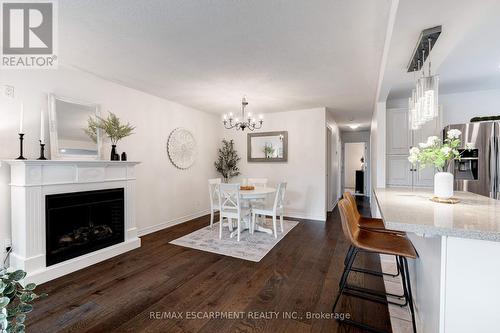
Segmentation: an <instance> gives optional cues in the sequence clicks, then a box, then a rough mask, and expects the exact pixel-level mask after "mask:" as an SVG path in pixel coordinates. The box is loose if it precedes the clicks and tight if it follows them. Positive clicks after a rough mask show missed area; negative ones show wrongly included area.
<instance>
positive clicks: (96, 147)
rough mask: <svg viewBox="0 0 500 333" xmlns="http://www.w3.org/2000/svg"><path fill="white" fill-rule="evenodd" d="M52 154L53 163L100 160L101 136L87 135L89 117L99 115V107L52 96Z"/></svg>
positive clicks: (50, 118)
mask: <svg viewBox="0 0 500 333" xmlns="http://www.w3.org/2000/svg"><path fill="white" fill-rule="evenodd" d="M48 103H49V106H48V108H49V132H50V154H51V158H52V159H53V160H72V159H74V160H98V159H100V156H101V141H102V134H101V131H100V130H99V129H97V130H96V131H95V132H93V131H90V132H89V131H88V120H89V117H95V116H99V115H100V108H99V105H98V104H95V103H86V102H82V101H78V100H74V99H72V98H67V97H61V96H57V95H54V94H49V100H48Z"/></svg>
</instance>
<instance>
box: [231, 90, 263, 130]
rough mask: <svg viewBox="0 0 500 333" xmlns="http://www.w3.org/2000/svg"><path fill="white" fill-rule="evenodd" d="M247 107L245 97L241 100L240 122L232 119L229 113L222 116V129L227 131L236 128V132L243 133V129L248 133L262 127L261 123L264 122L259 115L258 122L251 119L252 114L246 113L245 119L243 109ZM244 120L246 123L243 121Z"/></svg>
mask: <svg viewBox="0 0 500 333" xmlns="http://www.w3.org/2000/svg"><path fill="white" fill-rule="evenodd" d="M247 105H248V102H247V99H246V97H243V98H242V99H241V119H242V120H241V121H240V120H239V119H238V118H233V113H232V112H231V113H229V115H226V114H225V115H224V116H223V118H222V123H223V124H224V127H225V128H227V129H231V128H236V130H237V131H239V130H242V131H244V130H245V128H248V129H249V130H250V131H253V130H256V129H259V128H261V127H262V123H263V122H264V120H263V117H262V115H259V121H258V122H257V120H256V119H255V118H252V114H251V113H248V114H247V116H246V118H245V108H246V106H247ZM245 119H246V121H245Z"/></svg>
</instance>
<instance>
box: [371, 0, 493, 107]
mask: <svg viewBox="0 0 500 333" xmlns="http://www.w3.org/2000/svg"><path fill="white" fill-rule="evenodd" d="M499 14H500V1H498V0H480V1H471V0H439V1H436V0H419V1H400V2H399V6H398V10H397V15H396V20H395V24H394V29H393V35H392V39H391V43H390V49H389V53H388V62H387V67H386V70H385V72H384V78H383V85H382V91H381V93H380V95H379V96H378V98H379V100H381V101H383V100H385V99H386V98H387V96H389V98H390V99H392V98H403V97H409V95H410V92H411V89H412V87H413V85H414V74H411V73H407V72H406V67H407V65H408V62H409V60H410V57H411V55H412V52H413V49H414V47H415V44H416V43H417V39H418V37H419V34H420V32H421V31H422V30H423V29H426V28H431V27H433V26H436V25H442V29H443V32H442V33H441V36H440V37H439V39H438V42H437V43H436V45H435V47H434V48H433V50H432V53H431V60H432V68H433V69H434V72H436V73H437V74H439V77H440V94H446V93H453V92H462V91H471V90H482V89H492V88H500V68H499V65H500V43H499V41H500V19H499Z"/></svg>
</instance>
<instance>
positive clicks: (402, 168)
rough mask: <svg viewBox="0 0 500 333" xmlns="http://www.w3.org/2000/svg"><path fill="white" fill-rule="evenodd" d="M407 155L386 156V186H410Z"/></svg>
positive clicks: (410, 175)
mask: <svg viewBox="0 0 500 333" xmlns="http://www.w3.org/2000/svg"><path fill="white" fill-rule="evenodd" d="M410 168H411V165H410V162H409V161H408V156H407V155H388V156H387V175H386V176H387V178H386V179H387V185H390V186H409V185H411V177H412V172H411V171H410Z"/></svg>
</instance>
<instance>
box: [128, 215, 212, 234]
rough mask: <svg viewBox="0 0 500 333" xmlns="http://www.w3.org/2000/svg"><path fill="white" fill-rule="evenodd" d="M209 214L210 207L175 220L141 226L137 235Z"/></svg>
mask: <svg viewBox="0 0 500 333" xmlns="http://www.w3.org/2000/svg"><path fill="white" fill-rule="evenodd" d="M208 214H210V210H209V209H205V210H202V211H199V212H196V213H193V214H189V215H186V216H182V217H178V218H176V219H173V220H170V221H167V222H163V223H159V224H155V225H152V226H149V227H145V228H140V229H139V230H138V231H137V235H138V236H139V237H140V236H144V235H147V234H150V233H153V232H156V231H160V230H163V229H166V228H169V227H173V226H174V225H177V224H181V223H184V222H187V221H191V220H193V219H196V218H198V217H201V216H205V215H208Z"/></svg>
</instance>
